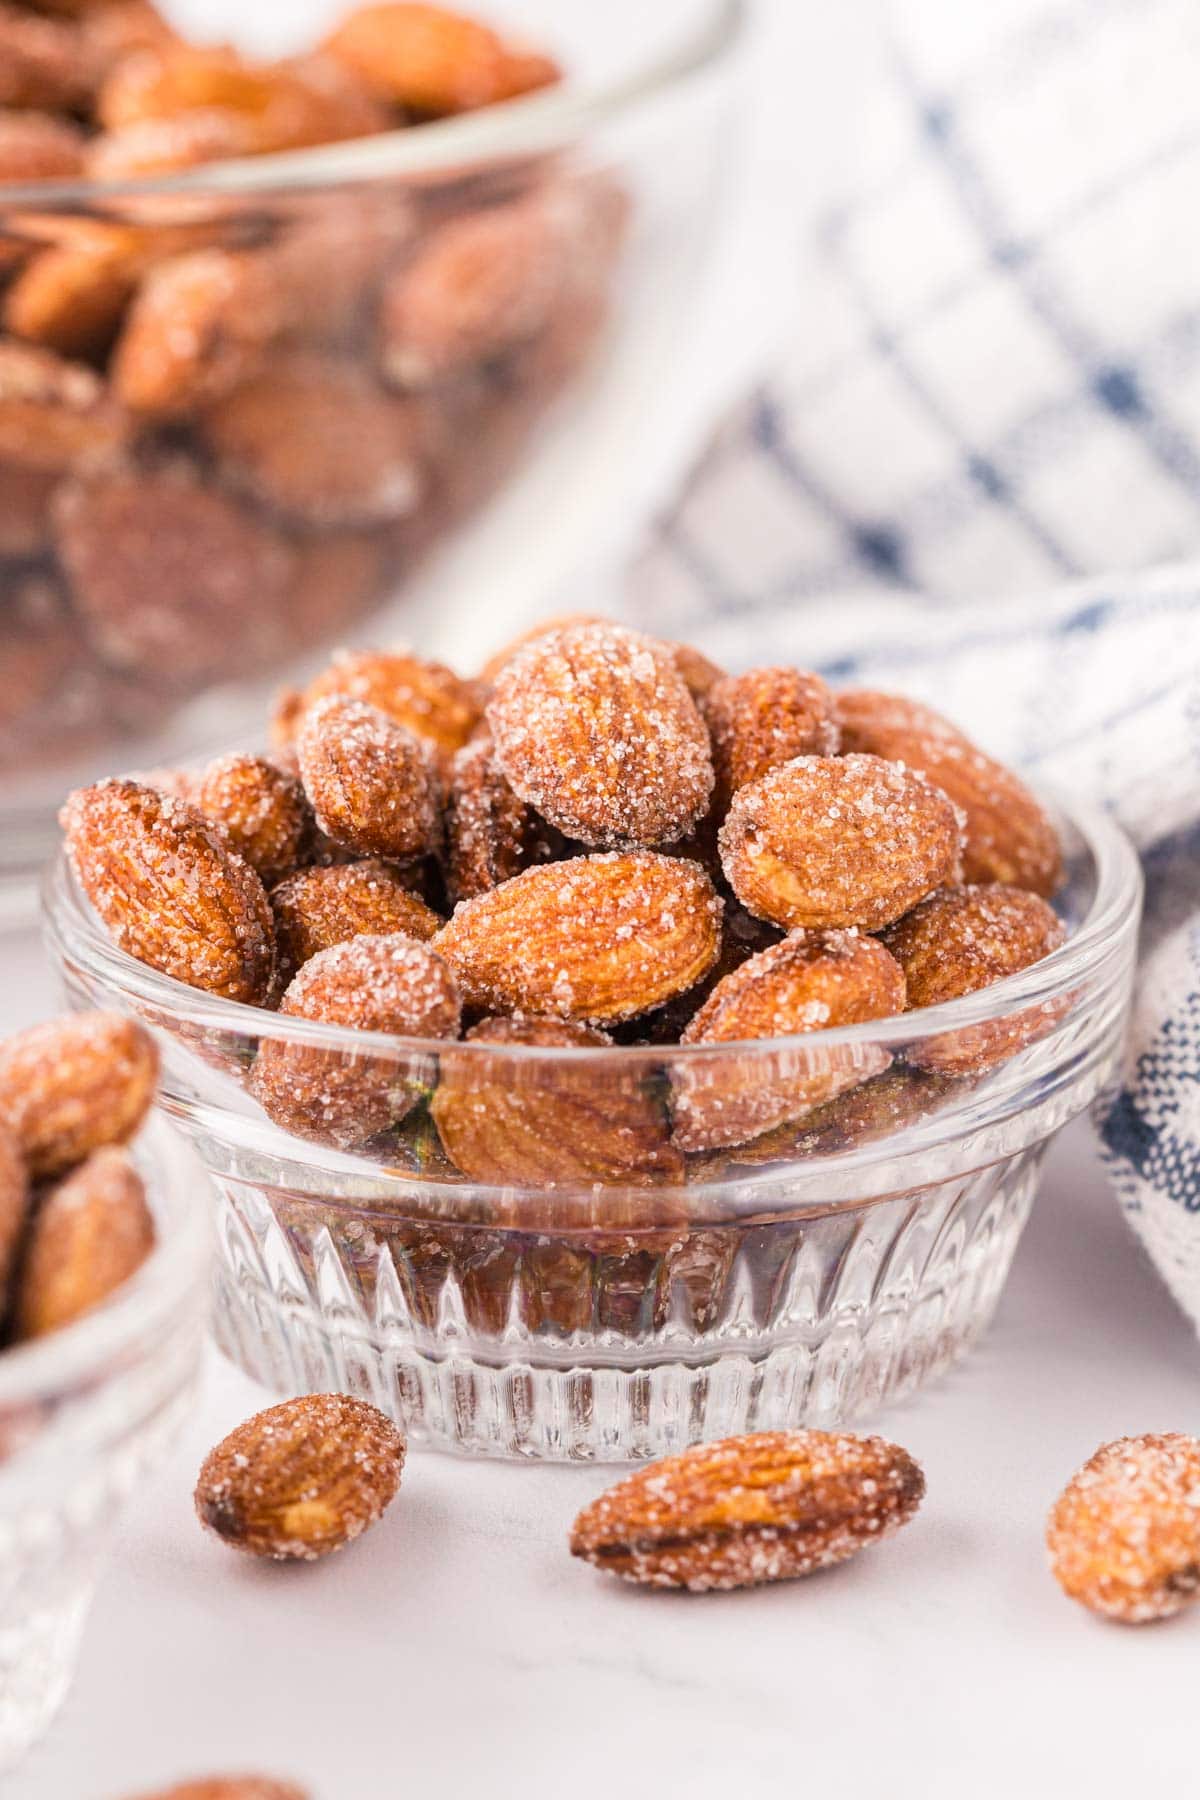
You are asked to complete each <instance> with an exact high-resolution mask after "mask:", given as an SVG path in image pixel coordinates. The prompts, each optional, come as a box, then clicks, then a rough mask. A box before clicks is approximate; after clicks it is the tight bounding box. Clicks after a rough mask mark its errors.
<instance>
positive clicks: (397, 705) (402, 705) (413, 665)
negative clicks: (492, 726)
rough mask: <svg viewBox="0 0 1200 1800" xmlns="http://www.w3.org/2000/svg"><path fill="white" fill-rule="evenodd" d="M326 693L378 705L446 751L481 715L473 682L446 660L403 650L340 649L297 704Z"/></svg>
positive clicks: (309, 703) (459, 745)
mask: <svg viewBox="0 0 1200 1800" xmlns="http://www.w3.org/2000/svg"><path fill="white" fill-rule="evenodd" d="M329 694H341V695H344V696H345V697H346V698H347V699H349V700H362V701H364V702H365V703H366V705H368V706H374V707H377V708H378V709H379V711H380V712H381V713H386V714H387V716H388V718H389V719H393V720H395V722H396V724H397V725H403V726H404V728H405V730H406V731H411V732H412V733H413V735H414V736H415V737H419V738H428V739H429V740H430V742H431V743H433V744H435V745H436V746H437V748H438V750H439V751H441V752H442V753H443V754H445V755H450V754H452V753H453V752H454V751H455V750H459V749H461V748H462V746H463V745H464V744H465V743H466V742H467V740H468V739H469V738H470V736H471V733H472V732H473V731H474V730H475V727H476V726H477V725H478V723H479V720H480V716H481V714H480V705H479V698H478V695H477V694H476V691H475V688H474V685H473V684H472V683H471V682H469V681H463V680H462V678H461V677H460V676H458V675H456V674H455V673H454V670H453V669H448V668H447V667H446V665H445V663H438V662H429V661H428V660H427V659H426V658H425V657H421V656H413V655H411V654H410V653H409V652H407V651H401V650H339V651H338V653H337V655H336V656H335V657H334V659H333V661H332V662H331V663H330V665H329V667H328V668H327V669H325V670H323V671H322V673H321V674H320V675H318V676H317V677H316V678H315V680H313V681H312V682H310V683H309V686H308V687H307V688H306V689H305V691H304V696H303V701H302V706H301V710H302V711H303V710H304V709H306V708H308V707H310V706H315V705H316V703H317V701H318V700H323V699H325V697H326V696H327V695H329Z"/></svg>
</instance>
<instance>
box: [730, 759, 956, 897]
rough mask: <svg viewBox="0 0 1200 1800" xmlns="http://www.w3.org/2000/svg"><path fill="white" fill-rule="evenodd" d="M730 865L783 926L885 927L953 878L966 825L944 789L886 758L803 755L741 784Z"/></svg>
mask: <svg viewBox="0 0 1200 1800" xmlns="http://www.w3.org/2000/svg"><path fill="white" fill-rule="evenodd" d="M719 842H720V848H721V861H722V864H723V866H724V869H725V874H726V876H727V877H728V880H729V883H730V886H731V887H732V888H733V891H734V893H735V894H736V895H737V896H738V899H739V900H741V901H742V903H743V905H744V906H746V907H748V908H749V910H750V911H751V912H753V913H757V914H758V915H759V916H760V917H762V918H766V919H772V920H774V921H775V923H776V924H778V925H785V926H789V927H790V926H796V925H805V926H813V927H818V928H820V927H825V926H844V925H856V926H861V927H862V928H863V929H864V930H867V931H874V930H878V929H879V928H880V927H881V926H883V925H888V924H890V923H891V922H892V920H893V919H898V918H900V916H901V915H902V914H903V913H906V912H907V911H908V909H909V908H910V907H911V906H914V905H915V904H916V902H917V901H918V900H921V899H923V898H924V897H925V895H926V894H928V893H930V892H931V891H932V890H933V889H934V888H935V887H938V886H939V885H941V883H943V882H944V881H946V880H948V879H950V877H951V875H952V874H953V872H954V870H955V869H956V867H957V864H958V854H959V822H958V818H957V815H956V813H955V810H954V808H953V806H952V805H951V803H950V801H949V800H948V799H947V798H946V796H945V794H943V793H942V792H941V790H940V789H939V788H937V787H935V786H934V785H933V784H932V783H931V782H929V781H927V780H925V778H924V777H923V776H921V775H917V774H915V773H914V772H913V771H912V770H910V769H907V768H905V767H904V766H903V764H900V763H890V762H885V761H884V759H883V758H882V757H879V756H858V755H851V756H799V757H796V758H795V759H794V760H793V761H792V762H788V763H784V764H783V765H782V767H780V768H777V769H772V770H771V771H770V773H769V774H767V775H764V776H763V777H762V778H761V780H759V781H755V782H752V783H751V784H750V786H748V787H744V788H741V789H739V790H738V792H737V793H736V794H735V795H734V797H733V801H732V803H731V805H730V808H729V812H728V815H727V817H726V820H725V823H724V825H723V826H722V827H721V832H720V838H719Z"/></svg>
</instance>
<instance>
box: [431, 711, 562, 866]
mask: <svg viewBox="0 0 1200 1800" xmlns="http://www.w3.org/2000/svg"><path fill="white" fill-rule="evenodd" d="M565 850H566V844H565V841H564V840H563V838H562V837H561V835H560V834H559V833H558V832H557V831H555V830H554V828H553V827H552V826H550V825H547V823H546V821H545V820H544V819H542V818H539V817H538V815H537V813H536V812H535V811H534V809H533V807H532V806H529V805H528V804H527V803H526V802H525V801H524V800H522V799H521V798H520V796H519V795H518V794H516V793H514V791H513V788H512V786H511V784H510V782H509V780H508V778H507V776H506V775H505V773H504V770H503V769H502V768H501V767H500V763H499V761H498V759H497V756H496V749H495V745H494V744H493V743H492V738H491V733H490V732H489V731H488V730H487V728H486V727H483V728H481V733H480V735H477V736H476V737H475V738H474V739H473V740H472V742H471V743H469V744H465V745H464V746H463V748H462V749H461V750H460V751H458V753H457V754H456V756H455V758H454V761H453V763H452V764H451V768H450V791H449V800H448V808H447V817H446V882H447V886H448V888H449V890H450V897H451V899H452V900H454V901H455V902H458V901H459V900H470V899H473V898H474V896H475V895H476V894H486V893H487V892H488V891H489V889H491V888H494V887H499V886H500V883H501V882H502V881H511V879H512V877H513V876H514V875H519V874H521V872H522V870H524V869H528V868H530V867H531V866H532V865H533V864H534V863H539V862H552V861H554V860H555V859H556V858H557V857H559V856H561V855H563V854H564V853H565Z"/></svg>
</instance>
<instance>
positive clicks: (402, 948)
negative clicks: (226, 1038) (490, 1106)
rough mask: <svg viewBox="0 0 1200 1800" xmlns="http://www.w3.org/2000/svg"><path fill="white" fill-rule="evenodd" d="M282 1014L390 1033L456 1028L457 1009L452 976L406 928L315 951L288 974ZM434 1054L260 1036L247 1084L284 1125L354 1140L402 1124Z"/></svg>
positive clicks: (442, 1033) (325, 1139)
mask: <svg viewBox="0 0 1200 1800" xmlns="http://www.w3.org/2000/svg"><path fill="white" fill-rule="evenodd" d="M279 1012H280V1016H281V1017H284V1018H298V1019H311V1020H314V1021H315V1022H317V1023H320V1024H325V1025H342V1026H346V1027H348V1028H349V1029H350V1030H353V1031H379V1032H386V1033H387V1034H388V1035H390V1036H397V1037H419V1038H454V1037H457V1036H458V1032H459V1026H460V1023H461V1017H462V1008H461V1003H460V1000H459V993H458V988H457V986H456V984H455V981H454V977H453V976H452V974H451V972H450V970H449V969H448V968H447V966H446V964H445V963H444V962H443V961H442V960H441V958H440V957H438V956H435V955H434V953H433V951H432V950H431V949H430V948H429V947H428V946H427V945H425V944H419V943H417V942H416V941H415V940H414V939H412V938H407V937H401V936H399V935H395V934H393V935H391V936H386V937H372V936H361V937H355V938H351V939H350V940H349V941H348V942H346V943H341V944H335V945H333V947H332V948H331V949H329V950H321V951H318V952H317V954H316V955H315V956H311V957H310V958H309V959H308V961H307V962H306V963H305V964H304V966H303V968H302V969H301V970H300V973H299V974H298V975H297V976H296V977H295V978H294V979H293V980H292V981H291V982H290V983H289V984H288V987H287V988H286V990H285V991H284V995H283V998H282V1000H281V1001H280V1003H279ZM430 1064H431V1059H430V1058H428V1057H424V1056H417V1055H411V1056H410V1055H408V1054H406V1053H405V1052H403V1051H402V1050H397V1051H396V1052H395V1053H394V1054H388V1053H386V1052H383V1051H380V1050H377V1049H374V1048H371V1047H366V1046H364V1048H363V1049H362V1050H361V1051H358V1050H344V1051H343V1050H326V1049H321V1048H319V1047H318V1046H316V1045H308V1044H291V1043H288V1042H286V1041H285V1040H284V1039H283V1038H271V1039H267V1040H265V1041H264V1042H263V1044H262V1046H261V1047H260V1049H259V1053H258V1056H257V1058H256V1059H255V1063H254V1068H253V1071H252V1073H251V1084H250V1085H251V1091H252V1093H253V1094H254V1096H255V1098H256V1099H257V1100H258V1102H259V1104H260V1105H261V1106H262V1108H263V1110H264V1111H265V1112H266V1113H268V1114H269V1115H270V1117H271V1118H272V1119H273V1120H274V1121H275V1123H276V1124H277V1125H280V1126H282V1128H283V1129H284V1130H285V1131H290V1132H293V1133H294V1134H295V1135H296V1136H297V1137H306V1138H312V1139H314V1140H315V1141H316V1142H318V1143H330V1144H334V1145H335V1146H337V1147H338V1148H342V1149H350V1148H352V1147H353V1146H355V1145H357V1144H361V1143H364V1142H365V1141H366V1140H367V1139H368V1138H370V1137H374V1136H375V1135H376V1133H377V1132H380V1131H384V1130H386V1129H387V1128H388V1127H389V1126H391V1125H395V1124H398V1123H399V1121H400V1120H401V1119H403V1118H404V1117H405V1116H406V1115H407V1114H408V1113H409V1112H410V1111H411V1110H412V1108H413V1107H414V1106H415V1105H416V1103H417V1101H418V1100H419V1099H420V1097H421V1095H422V1093H423V1092H424V1091H425V1088H426V1086H427V1085H429V1084H430V1081H431V1076H430Z"/></svg>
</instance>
